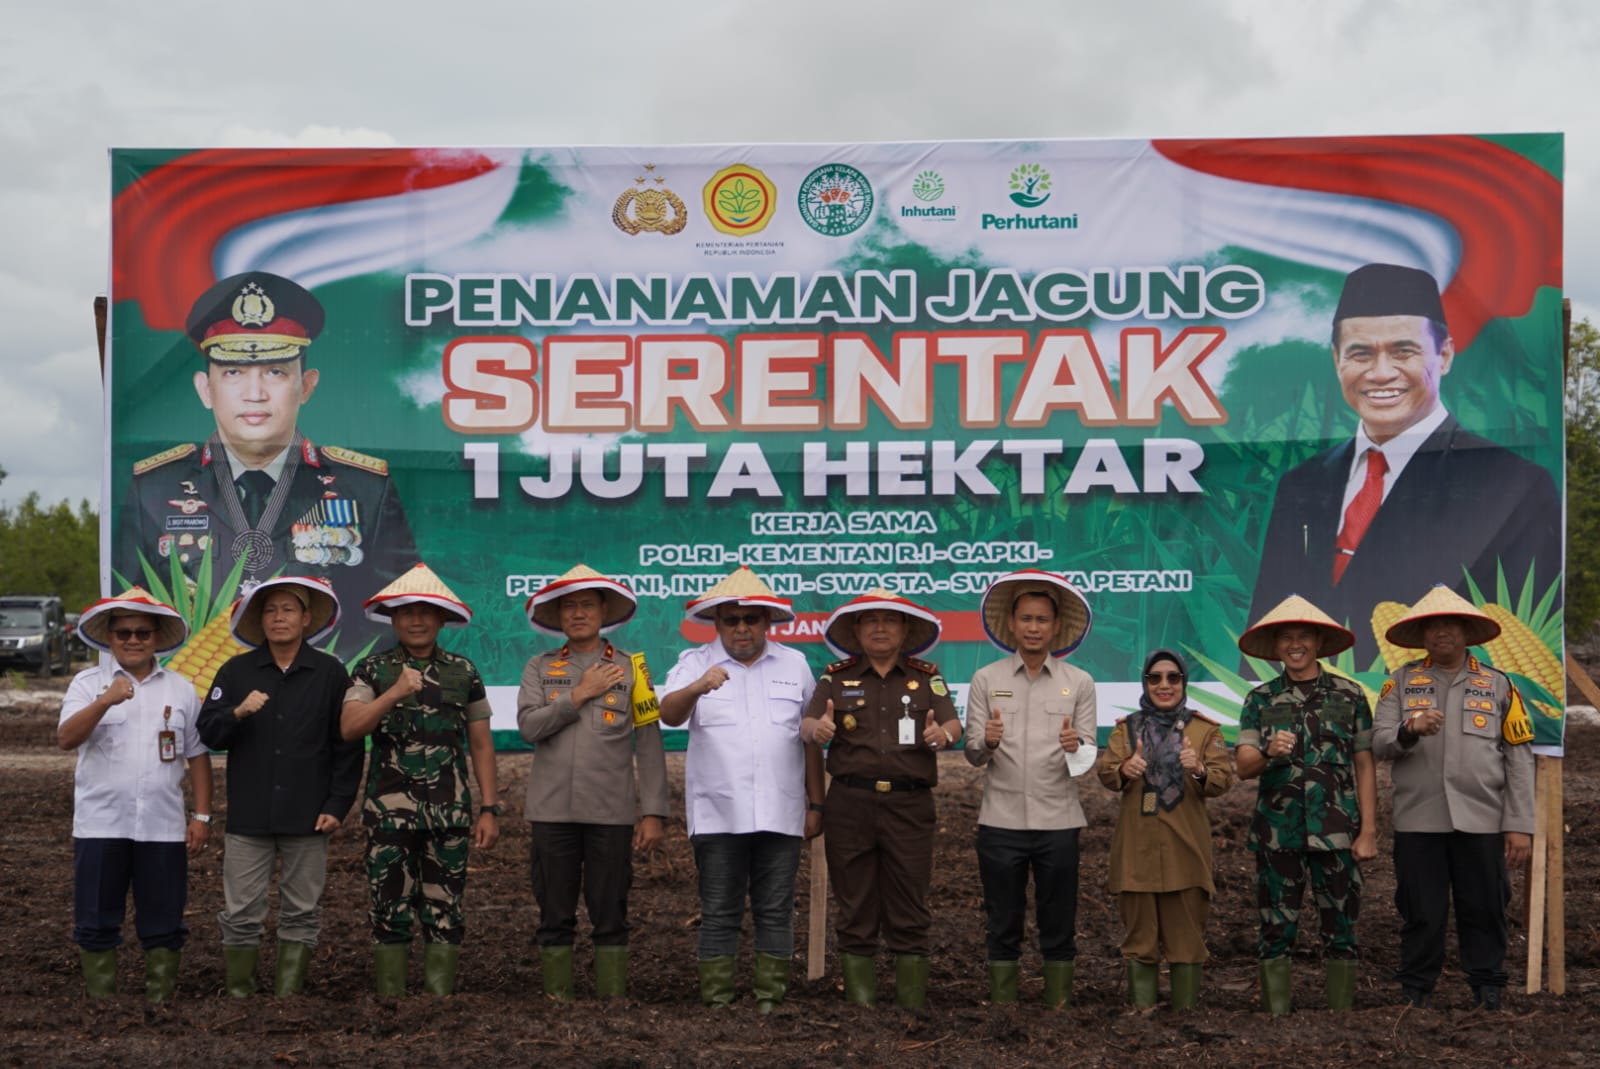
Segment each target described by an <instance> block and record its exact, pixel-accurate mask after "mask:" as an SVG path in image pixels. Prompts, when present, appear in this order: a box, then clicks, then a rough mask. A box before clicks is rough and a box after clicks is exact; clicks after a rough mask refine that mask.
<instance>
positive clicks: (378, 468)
mask: <svg viewBox="0 0 1600 1069" xmlns="http://www.w3.org/2000/svg"><path fill="white" fill-rule="evenodd" d="M321 448H322V455H323V456H325V457H327V458H328V459H329V460H337V461H338V462H339V463H340V464H348V465H350V466H351V467H352V468H360V469H361V470H363V471H370V472H372V474H374V475H388V474H389V462H388V461H387V460H379V459H378V458H377V457H369V456H367V454H365V453H357V452H356V451H355V450H354V449H346V448H344V447H343V446H339V445H325V446H322V447H321Z"/></svg>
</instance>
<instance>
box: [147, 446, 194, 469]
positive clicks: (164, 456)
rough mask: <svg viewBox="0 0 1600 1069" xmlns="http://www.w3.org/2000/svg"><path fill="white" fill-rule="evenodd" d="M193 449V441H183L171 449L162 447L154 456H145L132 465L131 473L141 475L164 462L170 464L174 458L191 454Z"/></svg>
mask: <svg viewBox="0 0 1600 1069" xmlns="http://www.w3.org/2000/svg"><path fill="white" fill-rule="evenodd" d="M194 451H195V444H194V443H193V442H185V443H184V444H182V445H175V446H173V447H172V448H171V449H163V450H162V451H161V452H159V453H157V454H156V455H155V456H153V457H145V458H144V459H143V460H141V461H139V462H138V463H137V464H135V465H134V466H133V473H134V474H135V475H143V474H144V473H145V472H147V471H154V470H155V469H156V468H159V467H161V466H162V465H164V464H171V463H172V462H173V461H174V460H182V459H183V458H184V457H186V456H190V455H192V454H193V453H194Z"/></svg>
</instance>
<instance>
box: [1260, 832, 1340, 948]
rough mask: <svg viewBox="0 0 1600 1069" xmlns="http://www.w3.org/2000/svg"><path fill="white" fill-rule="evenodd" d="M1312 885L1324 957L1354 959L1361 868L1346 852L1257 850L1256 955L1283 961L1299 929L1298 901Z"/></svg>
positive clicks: (1292, 946)
mask: <svg viewBox="0 0 1600 1069" xmlns="http://www.w3.org/2000/svg"><path fill="white" fill-rule="evenodd" d="M1308 877H1309V880H1310V883H1311V897H1312V901H1314V902H1315V903H1316V906H1317V917H1318V919H1319V921H1320V922H1321V923H1320V928H1321V933H1322V953H1323V956H1324V957H1327V958H1355V957H1357V956H1358V955H1357V953H1356V917H1357V916H1358V915H1359V914H1360V912H1361V870H1360V868H1358V867H1357V866H1356V863H1355V859H1354V858H1352V857H1351V856H1350V851H1348V850H1258V851H1257V852H1256V905H1257V907H1259V909H1260V911H1261V933H1260V937H1259V939H1258V941H1257V949H1258V953H1257V956H1258V957H1261V958H1282V957H1287V956H1288V955H1289V954H1290V953H1291V952H1292V951H1293V950H1294V937H1295V933H1296V932H1297V931H1298V930H1299V926H1300V902H1301V899H1303V898H1304V897H1305V890H1306V882H1307V878H1308Z"/></svg>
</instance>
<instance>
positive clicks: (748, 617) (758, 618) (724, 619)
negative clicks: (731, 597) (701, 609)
mask: <svg viewBox="0 0 1600 1069" xmlns="http://www.w3.org/2000/svg"><path fill="white" fill-rule="evenodd" d="M766 622H767V614H766V613H764V612H743V613H729V614H727V615H726V616H719V617H717V623H719V624H721V625H722V626H723V627H738V626H739V625H740V624H743V625H744V626H746V627H760V626H761V625H762V624H764V623H766Z"/></svg>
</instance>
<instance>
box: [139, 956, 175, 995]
mask: <svg viewBox="0 0 1600 1069" xmlns="http://www.w3.org/2000/svg"><path fill="white" fill-rule="evenodd" d="M181 956H182V955H180V954H179V953H178V951H176V950H171V949H169V948H165V947H156V948H155V949H154V950H146V951H145V952H144V997H145V1001H146V1002H166V1001H167V1000H168V999H170V998H172V995H173V992H175V991H177V990H178V959H179V958H180V957H181Z"/></svg>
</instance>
